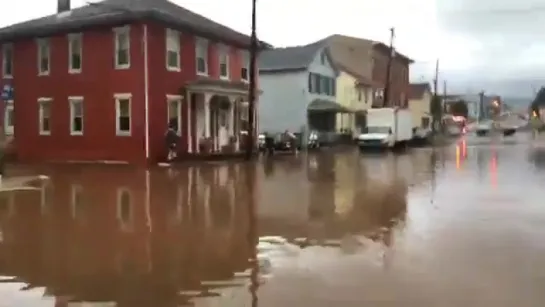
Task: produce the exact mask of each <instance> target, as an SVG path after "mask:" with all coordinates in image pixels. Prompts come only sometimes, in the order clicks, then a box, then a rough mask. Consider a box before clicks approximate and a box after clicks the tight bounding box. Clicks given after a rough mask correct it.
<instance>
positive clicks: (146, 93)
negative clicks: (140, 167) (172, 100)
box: [142, 23, 150, 163]
mask: <svg viewBox="0 0 545 307" xmlns="http://www.w3.org/2000/svg"><path fill="white" fill-rule="evenodd" d="M142 36H143V37H142V41H143V48H144V114H145V119H144V123H145V127H146V128H145V134H146V135H145V146H146V163H147V162H149V156H150V154H149V138H150V135H149V65H148V64H149V63H148V25H147V24H145V23H144V33H143V34H142Z"/></svg>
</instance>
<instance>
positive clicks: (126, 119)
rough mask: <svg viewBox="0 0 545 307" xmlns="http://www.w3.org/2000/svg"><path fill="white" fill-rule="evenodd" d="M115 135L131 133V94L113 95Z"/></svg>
mask: <svg viewBox="0 0 545 307" xmlns="http://www.w3.org/2000/svg"><path fill="white" fill-rule="evenodd" d="M115 113H116V135H119V136H129V135H131V95H130V94H120V95H116V96H115Z"/></svg>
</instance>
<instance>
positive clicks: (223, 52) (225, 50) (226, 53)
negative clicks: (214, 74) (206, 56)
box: [218, 45, 230, 80]
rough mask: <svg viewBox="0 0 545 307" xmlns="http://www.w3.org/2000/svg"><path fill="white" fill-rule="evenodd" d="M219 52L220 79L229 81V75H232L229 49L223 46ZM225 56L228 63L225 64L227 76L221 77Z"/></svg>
mask: <svg viewBox="0 0 545 307" xmlns="http://www.w3.org/2000/svg"><path fill="white" fill-rule="evenodd" d="M218 50H219V59H218V60H219V61H218V63H219V67H218V69H219V75H220V79H222V80H229V75H230V73H229V48H228V47H227V46H223V45H222V46H219V48H218ZM223 56H225V60H226V61H227V62H226V63H225V66H226V68H227V76H222V75H221V64H222V63H221V60H222V57H223Z"/></svg>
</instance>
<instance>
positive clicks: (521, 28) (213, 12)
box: [0, 0, 545, 95]
mask: <svg viewBox="0 0 545 307" xmlns="http://www.w3.org/2000/svg"><path fill="white" fill-rule="evenodd" d="M2 1H7V0H2ZM93 2H96V0H94V1H93ZM173 2H175V3H177V4H179V5H181V6H184V7H186V8H187V9H190V10H192V11H194V12H197V13H199V14H202V15H204V16H206V17H209V18H211V19H213V20H215V21H218V22H220V23H223V24H225V25H227V26H230V27H232V28H234V29H236V30H238V31H240V32H243V33H249V30H250V12H251V0H174V1H173ZM85 3H86V1H83V0H72V6H73V7H76V6H81V5H84V4H85ZM540 3H541V4H540ZM491 8H493V9H491ZM55 10H56V0H40V1H37V0H17V1H10V5H9V6H5V7H4V9H2V10H0V25H1V26H5V25H8V24H12V23H16V22H19V21H24V20H27V19H30V18H35V17H40V16H43V15H45V14H51V13H54V12H55ZM540 19H543V20H545V1H544V0H478V1H476V0H380V1H376V0H334V1H329V0H322V1H316V0H258V35H259V37H260V39H262V40H265V41H267V42H269V43H271V44H273V45H275V46H288V45H301V44H305V43H309V42H312V41H316V40H319V39H321V38H324V37H326V36H328V35H330V34H345V35H351V36H356V37H364V38H370V39H375V40H382V41H384V42H387V41H388V37H389V31H388V29H389V28H390V27H392V26H394V27H395V28H396V40H395V45H396V47H397V48H398V49H399V50H400V51H401V52H403V53H405V54H407V55H409V56H410V57H412V58H414V59H415V60H416V61H417V63H416V64H414V65H413V67H412V68H411V75H412V80H413V81H417V80H431V78H432V75H433V72H434V65H435V59H436V58H440V59H441V60H440V67H441V71H442V72H443V73H442V75H443V76H445V78H447V79H448V82H449V86H448V87H449V89H454V90H456V91H477V90H480V89H481V88H482V87H483V86H486V87H490V89H488V88H487V89H488V90H490V91H495V92H498V91H502V90H504V91H506V92H509V93H508V94H511V95H512V94H517V93H518V92H524V93H521V94H530V93H531V92H532V89H531V88H532V87H539V86H540V85H541V83H542V82H545V31H543V29H542V24H543V23H542V22H541V23H540V22H539V20H540ZM441 83H442V82H441ZM515 83H516V84H515ZM526 83H531V84H528V86H526Z"/></svg>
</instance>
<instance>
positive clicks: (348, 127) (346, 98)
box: [337, 68, 373, 136]
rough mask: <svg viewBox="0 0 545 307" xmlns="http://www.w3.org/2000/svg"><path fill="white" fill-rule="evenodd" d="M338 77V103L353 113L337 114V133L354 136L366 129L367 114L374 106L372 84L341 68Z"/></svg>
mask: <svg viewBox="0 0 545 307" xmlns="http://www.w3.org/2000/svg"><path fill="white" fill-rule="evenodd" d="M339 72H340V73H339V76H338V77H337V102H338V103H340V104H341V105H343V106H344V107H346V108H348V109H350V110H351V111H352V113H343V114H337V131H338V132H341V131H350V132H351V133H352V135H353V136H356V135H358V134H359V133H360V132H361V128H363V127H365V114H366V111H367V110H368V109H370V108H371V106H372V104H373V87H372V85H371V82H369V81H367V80H366V79H364V78H363V77H362V76H358V75H357V74H356V73H354V72H350V71H348V70H347V69H343V68H341V69H340V70H339Z"/></svg>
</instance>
